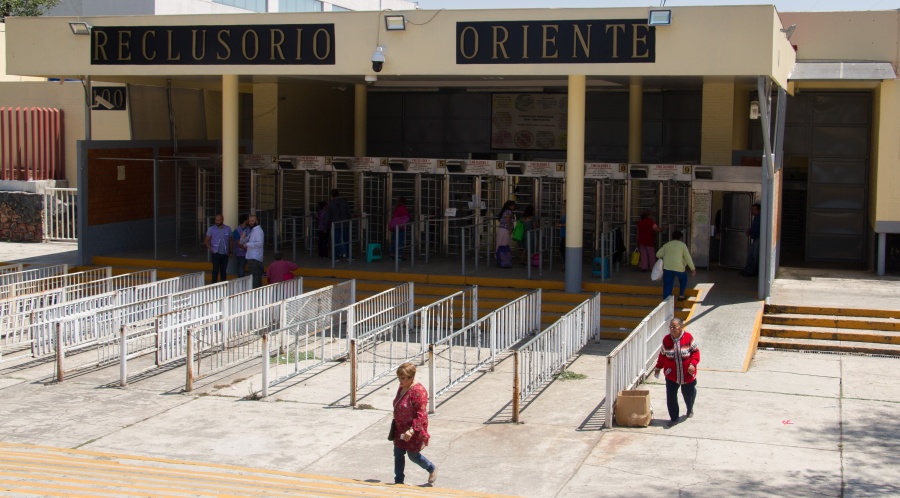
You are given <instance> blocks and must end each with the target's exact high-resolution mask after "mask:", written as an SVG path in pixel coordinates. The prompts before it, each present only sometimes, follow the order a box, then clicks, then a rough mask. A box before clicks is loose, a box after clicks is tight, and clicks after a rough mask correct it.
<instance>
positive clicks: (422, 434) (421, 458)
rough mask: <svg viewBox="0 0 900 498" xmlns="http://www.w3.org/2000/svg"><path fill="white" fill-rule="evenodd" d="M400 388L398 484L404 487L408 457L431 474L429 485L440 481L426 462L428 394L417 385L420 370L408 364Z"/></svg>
mask: <svg viewBox="0 0 900 498" xmlns="http://www.w3.org/2000/svg"><path fill="white" fill-rule="evenodd" d="M397 379H398V380H399V381H400V388H399V389H397V396H395V397H394V430H395V434H396V435H395V437H394V439H393V441H394V483H396V484H403V481H404V479H405V477H406V476H405V475H404V471H405V470H406V455H407V454H408V455H409V459H410V460H411V461H412V462H413V463H415V464H416V465H418V466H419V467H422V468H423V469H425V470H426V471H427V472H428V484H429V485H433V484H434V481H435V479H437V467H435V465H434V464H433V463H431V462H429V461H428V459H427V458H425V455H423V454H422V449H423V448H424V447H426V446H428V440H429V439H431V436H430V435H429V434H428V392H427V391H426V390H425V386H423V385H422V384H419V383H418V382H416V366H415V365H413V364H412V363H404V364H402V365H400V367H398V368H397Z"/></svg>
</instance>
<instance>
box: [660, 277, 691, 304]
mask: <svg viewBox="0 0 900 498" xmlns="http://www.w3.org/2000/svg"><path fill="white" fill-rule="evenodd" d="M675 277H678V287H679V288H680V289H681V292H680V293H679V294H678V295H679V296H683V295H684V291H685V289H687V277H688V275H687V272H686V271H673V270H663V299H665V298H667V297H669V296H671V295H672V287H674V286H675Z"/></svg>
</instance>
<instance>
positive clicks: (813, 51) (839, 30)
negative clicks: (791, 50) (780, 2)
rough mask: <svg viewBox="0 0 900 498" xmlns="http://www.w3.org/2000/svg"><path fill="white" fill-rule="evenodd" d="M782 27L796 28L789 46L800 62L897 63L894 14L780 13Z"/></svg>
mask: <svg viewBox="0 0 900 498" xmlns="http://www.w3.org/2000/svg"><path fill="white" fill-rule="evenodd" d="M780 16H781V21H782V22H783V23H784V25H785V26H790V25H791V24H796V25H797V28H796V30H795V31H794V35H793V36H792V37H791V43H793V44H794V45H797V58H798V59H803V60H850V61H891V62H894V64H895V65H896V63H897V60H898V53H897V51H898V49H900V47H898V45H897V40H898V29H900V26H898V16H900V13H898V11H896V10H890V11H867V12H782V13H781V14H780Z"/></svg>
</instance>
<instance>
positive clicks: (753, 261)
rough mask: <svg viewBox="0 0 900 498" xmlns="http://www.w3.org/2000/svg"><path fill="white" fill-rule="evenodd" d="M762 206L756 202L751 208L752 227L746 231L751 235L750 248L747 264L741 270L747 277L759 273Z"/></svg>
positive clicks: (748, 235)
mask: <svg viewBox="0 0 900 498" xmlns="http://www.w3.org/2000/svg"><path fill="white" fill-rule="evenodd" d="M760 209H761V206H760V205H759V204H754V205H753V206H752V207H751V208H750V214H751V215H752V216H753V218H751V219H750V228H748V229H747V230H745V231H744V233H746V234H747V237H750V250H749V251H748V252H747V264H745V265H744V269H743V270H741V275H743V276H745V277H755V276H757V275H759V212H760Z"/></svg>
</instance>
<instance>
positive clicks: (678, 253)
mask: <svg viewBox="0 0 900 498" xmlns="http://www.w3.org/2000/svg"><path fill="white" fill-rule="evenodd" d="M682 237H683V235H682V233H681V231H680V230H675V232H674V233H672V240H670V241H668V242H666V244H665V245H664V246H662V247H661V248H659V251H657V253H656V257H657V258H662V260H663V299H665V298H667V297H669V296H670V295H672V287H673V286H674V285H675V277H678V286H679V290H680V291H681V292H680V293H679V294H678V300H679V301H684V299H685V297H684V291H685V290H686V289H687V280H688V276H687V268H690V269H691V276H696V275H697V268H696V267H695V266H694V260H693V259H692V258H691V251H690V250H688V247H687V246H686V245H685V244H684V242H682V241H681V238H682Z"/></svg>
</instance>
